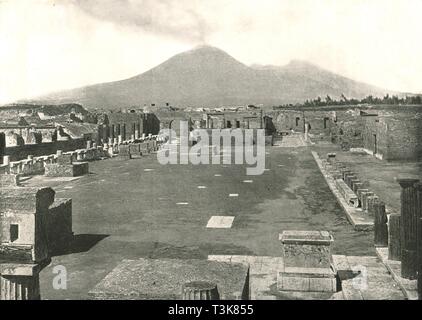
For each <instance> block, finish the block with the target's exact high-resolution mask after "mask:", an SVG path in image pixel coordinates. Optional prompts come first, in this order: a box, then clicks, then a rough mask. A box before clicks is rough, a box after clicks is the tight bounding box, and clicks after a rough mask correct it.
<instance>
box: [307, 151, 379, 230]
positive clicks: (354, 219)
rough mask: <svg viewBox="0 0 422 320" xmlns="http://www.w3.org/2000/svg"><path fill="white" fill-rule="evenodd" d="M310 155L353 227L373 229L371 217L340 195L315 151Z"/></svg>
mask: <svg viewBox="0 0 422 320" xmlns="http://www.w3.org/2000/svg"><path fill="white" fill-rule="evenodd" d="M312 156H313V157H314V160H315V162H316V163H317V165H318V168H319V170H320V172H321V174H322V176H323V177H324V179H325V181H326V182H327V184H328V187H329V188H330V190H331V192H332V193H333V195H334V196H335V197H336V199H337V202H338V203H339V204H340V206H341V207H342V208H343V211H344V212H345V214H346V217H347V219H348V220H349V222H350V223H351V224H352V225H353V228H354V229H355V230H357V231H370V230H373V229H374V221H373V218H372V217H369V216H368V214H366V213H365V212H363V211H362V209H359V208H354V207H351V206H349V205H348V204H347V202H346V200H345V199H344V198H343V197H342V195H341V193H340V191H339V190H338V189H337V187H336V183H335V180H334V178H333V177H331V175H330V174H329V173H327V172H326V171H325V169H324V167H323V166H322V162H321V159H320V158H319V156H318V154H317V153H316V152H315V151H312Z"/></svg>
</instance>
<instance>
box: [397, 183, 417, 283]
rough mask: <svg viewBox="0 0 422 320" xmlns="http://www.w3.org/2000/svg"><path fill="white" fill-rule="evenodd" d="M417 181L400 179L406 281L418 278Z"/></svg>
mask: <svg viewBox="0 0 422 320" xmlns="http://www.w3.org/2000/svg"><path fill="white" fill-rule="evenodd" d="M417 182H419V180H417V179H399V180H398V183H399V184H400V186H401V188H402V190H401V195H400V199H401V217H402V221H401V240H402V241H401V246H402V248H401V276H402V277H403V278H405V279H416V277H417V250H416V239H417V227H416V226H417V223H418V212H417V192H416V188H415V184H416V183H417Z"/></svg>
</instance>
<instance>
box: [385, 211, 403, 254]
mask: <svg viewBox="0 0 422 320" xmlns="http://www.w3.org/2000/svg"><path fill="white" fill-rule="evenodd" d="M400 229H401V215H400V214H397V213H392V214H390V215H389V217H388V259H389V260H393V261H400V258H401V239H400Z"/></svg>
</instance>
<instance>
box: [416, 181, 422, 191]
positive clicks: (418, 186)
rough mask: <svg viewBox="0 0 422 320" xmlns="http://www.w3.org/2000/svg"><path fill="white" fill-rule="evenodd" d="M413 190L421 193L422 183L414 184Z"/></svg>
mask: <svg viewBox="0 0 422 320" xmlns="http://www.w3.org/2000/svg"><path fill="white" fill-rule="evenodd" d="M415 189H416V190H418V191H422V182H418V183H415Z"/></svg>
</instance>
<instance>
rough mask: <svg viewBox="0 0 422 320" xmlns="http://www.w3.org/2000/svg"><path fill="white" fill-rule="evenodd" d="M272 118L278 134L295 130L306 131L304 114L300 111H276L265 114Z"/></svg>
mask: <svg viewBox="0 0 422 320" xmlns="http://www.w3.org/2000/svg"><path fill="white" fill-rule="evenodd" d="M265 114H266V115H268V116H270V117H272V119H273V125H274V127H275V128H276V130H277V131H278V132H282V131H290V130H294V131H296V132H304V131H305V119H304V113H303V111H300V110H274V111H269V112H266V113H265Z"/></svg>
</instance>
